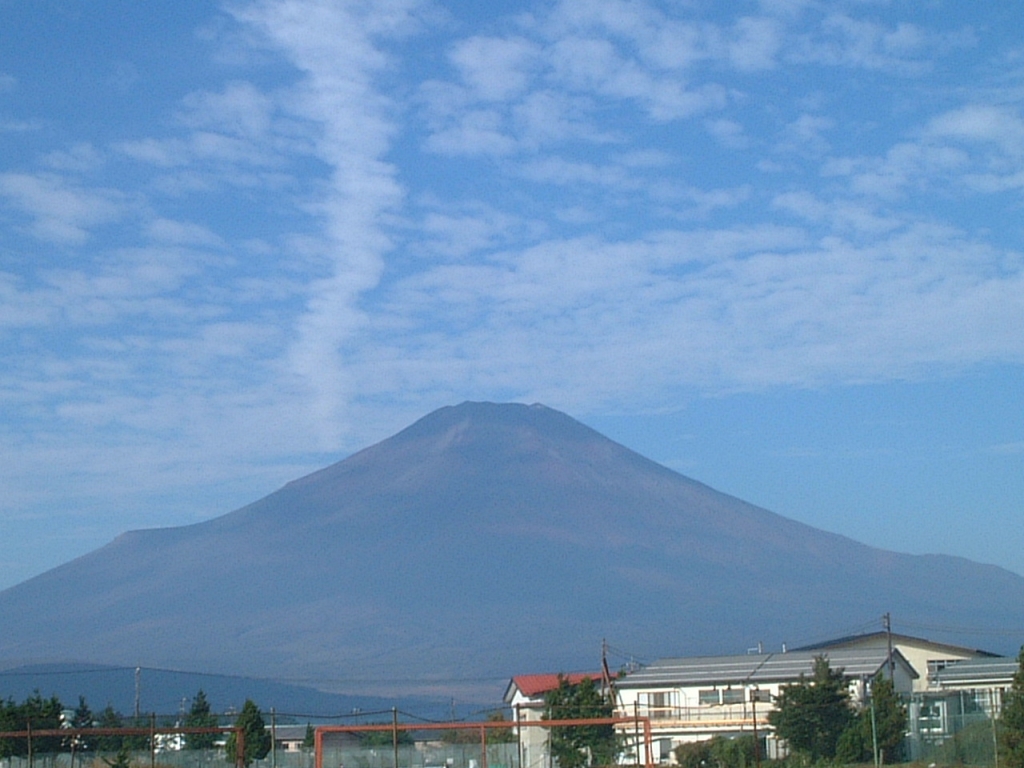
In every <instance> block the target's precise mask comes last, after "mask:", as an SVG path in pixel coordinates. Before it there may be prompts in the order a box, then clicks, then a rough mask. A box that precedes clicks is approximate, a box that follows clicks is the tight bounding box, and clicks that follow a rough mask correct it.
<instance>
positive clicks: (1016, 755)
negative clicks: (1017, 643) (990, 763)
mask: <svg viewBox="0 0 1024 768" xmlns="http://www.w3.org/2000/svg"><path fill="white" fill-rule="evenodd" d="M999 726H1000V727H999V763H1000V765H1004V766H1006V768H1024V646H1021V649H1020V653H1019V654H1018V656H1017V672H1016V674H1014V676H1013V684H1012V685H1011V686H1010V690H1008V691H1007V692H1006V693H1005V695H1004V696H1003V711H1002V713H1001V714H1000V715H999Z"/></svg>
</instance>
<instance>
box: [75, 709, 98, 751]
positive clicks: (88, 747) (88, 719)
mask: <svg viewBox="0 0 1024 768" xmlns="http://www.w3.org/2000/svg"><path fill="white" fill-rule="evenodd" d="M94 720H95V718H94V717H93V714H92V710H91V709H89V705H88V704H87V703H86V701H85V696H79V697H78V706H77V707H75V714H74V715H72V717H71V727H72V728H77V729H78V730H85V729H86V728H92V727H93V725H94V724H95V723H94ZM74 746H75V751H76V752H91V751H92V750H93V748H94V747H95V746H96V744H95V741H94V739H90V738H88V737H87V736H78V737H76V739H75V745H74Z"/></svg>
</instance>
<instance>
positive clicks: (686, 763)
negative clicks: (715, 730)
mask: <svg viewBox="0 0 1024 768" xmlns="http://www.w3.org/2000/svg"><path fill="white" fill-rule="evenodd" d="M672 751H673V753H674V754H675V757H676V763H678V764H679V765H680V767H681V768H710V766H711V741H710V740H707V741H684V742H683V743H682V744H680V745H679V746H677V747H676V748H675V749H674V750H672Z"/></svg>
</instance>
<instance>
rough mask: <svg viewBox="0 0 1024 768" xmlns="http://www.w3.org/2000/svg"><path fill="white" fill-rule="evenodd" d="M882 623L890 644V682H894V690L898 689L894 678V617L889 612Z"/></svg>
mask: <svg viewBox="0 0 1024 768" xmlns="http://www.w3.org/2000/svg"><path fill="white" fill-rule="evenodd" d="M882 625H883V626H884V627H885V637H886V640H887V641H888V644H889V682H890V683H892V684H893V690H894V691H895V690H896V681H895V680H894V679H893V678H895V677H896V660H895V659H894V658H893V657H892V617H891V616H889V614H888V613H886V614H885V616H883V617H882Z"/></svg>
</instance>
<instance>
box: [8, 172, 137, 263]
mask: <svg viewBox="0 0 1024 768" xmlns="http://www.w3.org/2000/svg"><path fill="white" fill-rule="evenodd" d="M0 196H2V197H5V198H7V199H8V200H9V201H10V203H11V204H12V205H13V206H14V207H15V208H16V209H18V210H19V211H21V212H22V213H24V214H26V215H28V216H29V217H30V218H31V219H32V223H31V225H30V227H29V229H30V231H31V232H32V234H33V235H35V236H36V237H38V238H40V239H41V240H48V241H50V242H55V243H62V244H68V245H79V244H81V243H84V242H85V240H86V239H87V238H88V237H89V231H90V229H91V228H93V227H96V226H98V225H101V224H105V223H107V222H111V221H114V220H115V219H117V218H119V217H120V216H121V215H122V214H123V213H124V204H123V202H121V201H119V200H118V199H117V198H118V196H117V195H116V194H114V193H112V192H110V191H107V190H90V189H84V188H82V187H79V186H77V185H75V184H73V183H72V182H70V181H68V180H67V179H64V178H62V177H60V176H57V175H53V174H38V175H33V174H27V173H3V174H0Z"/></svg>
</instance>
